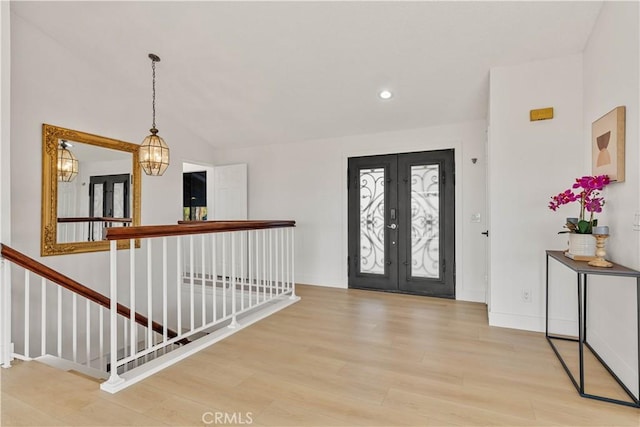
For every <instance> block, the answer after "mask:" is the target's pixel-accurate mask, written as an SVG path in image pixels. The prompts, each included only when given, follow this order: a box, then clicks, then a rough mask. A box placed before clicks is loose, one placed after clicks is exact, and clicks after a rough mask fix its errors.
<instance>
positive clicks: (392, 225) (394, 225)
mask: <svg viewBox="0 0 640 427" xmlns="http://www.w3.org/2000/svg"><path fill="white" fill-rule="evenodd" d="M387 228H390V229H392V230H395V229H396V228H398V226H397V225H396V224H390V225H387Z"/></svg>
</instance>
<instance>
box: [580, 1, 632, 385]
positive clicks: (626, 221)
mask: <svg viewBox="0 0 640 427" xmlns="http://www.w3.org/2000/svg"><path fill="white" fill-rule="evenodd" d="M639 9H640V8H639V7H638V2H605V3H604V5H603V7H602V10H601V12H600V16H599V17H598V20H597V22H596V24H595V26H594V29H593V33H592V34H591V37H590V39H589V42H588V43H587V46H586V48H585V51H584V62H583V65H584V135H585V137H584V139H583V141H584V142H585V147H584V148H585V150H584V153H585V156H586V157H585V158H586V164H587V165H590V164H591V151H590V150H589V149H588V143H587V142H588V141H590V140H591V123H592V122H593V121H594V120H596V119H598V118H599V117H601V116H602V115H603V114H605V113H607V112H609V111H611V110H612V109H613V108H615V107H617V106H620V105H624V106H626V110H627V111H626V144H625V148H626V180H625V182H622V183H615V184H612V185H610V186H609V187H607V188H606V189H605V192H604V195H605V200H606V205H605V207H604V210H603V213H602V215H600V216H599V222H600V224H602V225H609V227H610V230H611V231H610V232H611V235H610V238H609V239H608V240H607V254H608V258H609V259H611V260H613V261H615V262H617V263H620V264H623V265H626V266H628V267H631V268H634V269H640V247H639V245H640V239H639V236H640V233H638V232H637V231H633V227H632V224H633V219H634V213H635V212H637V211H639V210H640V194H639V193H638V192H639V191H640V185H639V184H640V173H639V171H638V169H639V168H638V165H639V164H640V148H639V146H638V140H639V136H640V135H639V134H638V127H639V126H638V117H639V115H640V110H639V105H638V96H639V95H638V94H640V83H639V74H640V69H639V61H640V57H639V51H640V46H639V38H640V34H639V31H638V26H639V25H638V24H639V22H640V19H639V13H640V11H639ZM589 170H590V166H587V168H586V169H585V172H587V173H589ZM635 301H637V299H636V287H635V280H633V279H615V280H611V279H610V278H604V277H598V276H594V277H593V278H591V279H590V281H589V305H588V309H587V312H588V313H589V322H588V324H587V326H588V330H589V335H588V339H589V341H590V342H591V344H592V346H593V347H594V348H595V349H596V350H597V351H598V352H599V353H600V355H601V356H602V357H603V358H604V359H605V360H606V361H607V363H609V365H610V366H611V367H612V368H613V369H614V371H615V372H616V373H617V374H618V375H619V376H620V377H621V378H622V379H623V380H624V381H625V383H626V384H627V386H629V387H630V388H631V390H632V391H634V392H635V393H636V396H637V395H638V362H637V360H638V359H637V357H638V338H637V331H636V327H634V326H635V325H636V324H637V321H636V315H637V304H636V302H635Z"/></svg>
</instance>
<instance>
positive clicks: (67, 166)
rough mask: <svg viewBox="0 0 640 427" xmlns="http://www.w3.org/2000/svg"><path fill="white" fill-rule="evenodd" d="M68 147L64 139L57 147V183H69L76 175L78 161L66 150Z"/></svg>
mask: <svg viewBox="0 0 640 427" xmlns="http://www.w3.org/2000/svg"><path fill="white" fill-rule="evenodd" d="M70 146H71V144H69V143H67V141H65V140H64V139H63V140H60V144H59V145H58V181H62V182H71V181H73V179H74V178H75V177H76V175H78V159H77V158H76V156H75V155H74V154H73V153H72V152H71V150H69V148H67V147H70Z"/></svg>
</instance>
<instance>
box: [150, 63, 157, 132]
mask: <svg viewBox="0 0 640 427" xmlns="http://www.w3.org/2000/svg"><path fill="white" fill-rule="evenodd" d="M151 74H152V88H153V89H152V101H151V108H152V110H153V125H152V126H151V127H152V128H153V129H155V128H156V61H154V60H153V59H152V60H151Z"/></svg>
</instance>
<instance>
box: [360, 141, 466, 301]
mask: <svg viewBox="0 0 640 427" xmlns="http://www.w3.org/2000/svg"><path fill="white" fill-rule="evenodd" d="M348 176H349V178H348V180H349V196H348V197H349V258H348V262H349V287H350V288H365V289H376V290H382V291H391V292H406V293H413V294H420V295H428V296H436V297H443V298H455V261H454V260H455V228H454V225H455V203H454V194H455V193H454V185H455V182H454V179H455V174H454V151H453V150H438V151H425V152H418V153H403V154H390V155H381V156H366V157H352V158H349V170H348Z"/></svg>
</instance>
